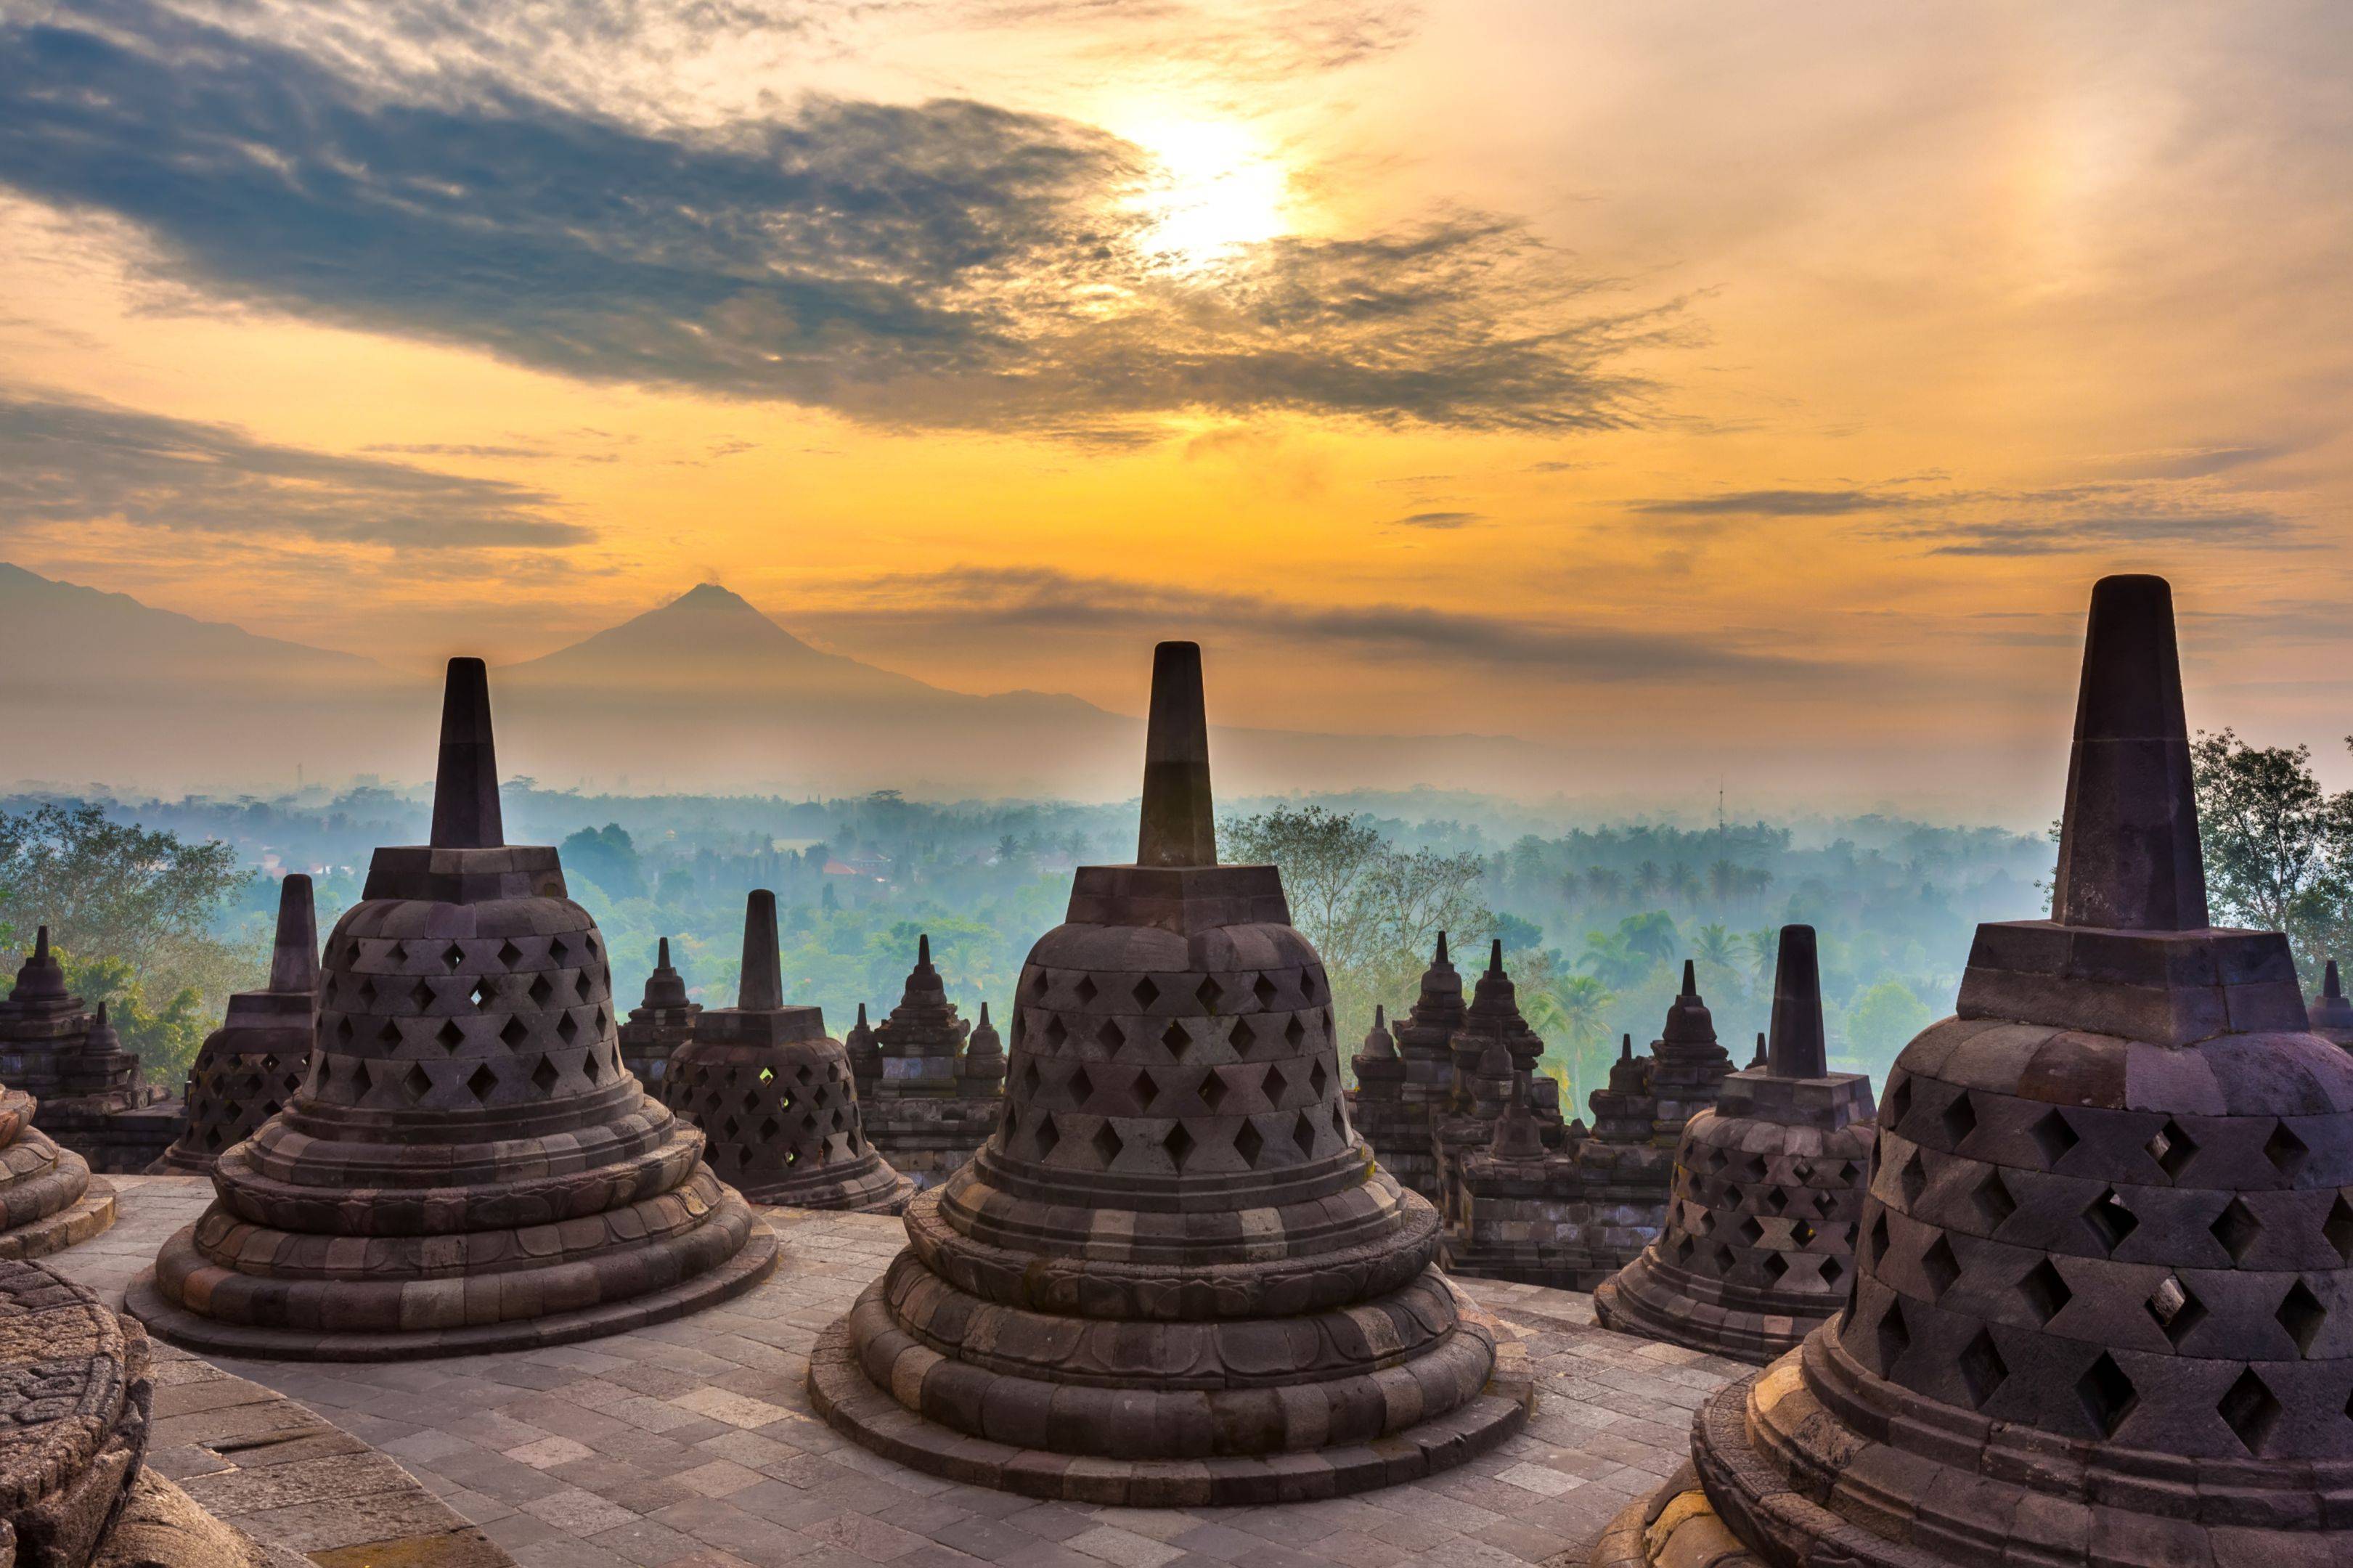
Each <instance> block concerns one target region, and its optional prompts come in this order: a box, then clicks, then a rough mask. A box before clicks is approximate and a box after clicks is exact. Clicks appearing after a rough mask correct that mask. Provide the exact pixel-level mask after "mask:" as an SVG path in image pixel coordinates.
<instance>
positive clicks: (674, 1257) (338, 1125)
mask: <svg viewBox="0 0 2353 1568" xmlns="http://www.w3.org/2000/svg"><path fill="white" fill-rule="evenodd" d="M496 780H497V775H496V773H495V767H494V762H493V754H492V743H491V728H490V698H489V689H488V685H487V682H486V680H485V678H484V675H483V671H482V666H481V664H480V661H479V660H474V659H453V660H451V661H450V667H449V684H448V695H447V698H446V700H445V705H444V708H443V713H442V742H441V757H440V768H439V775H438V783H437V785H436V788H435V793H434V813H433V839H434V841H433V843H432V844H431V845H430V846H419V847H411V848H385V849H379V850H377V851H376V853H375V860H374V862H373V863H372V864H371V865H370V867H369V868H368V878H367V883H366V886H365V888H364V897H363V899H362V900H361V901H360V902H359V903H357V904H355V905H353V907H352V908H351V909H350V910H347V911H346V912H345V913H344V915H343V919H342V920H341V921H338V922H337V923H336V926H335V929H334V931H333V932H332V934H331V935H330V936H329V938H328V940H327V944H326V958H325V970H324V976H323V980H322V986H321V994H320V1012H319V1031H318V1043H317V1047H316V1048H315V1049H314V1050H313V1051H312V1053H311V1061H310V1066H309V1068H308V1071H307V1073H306V1076H305V1079H304V1081H303V1085H302V1088H301V1091H300V1092H299V1093H297V1094H296V1095H295V1097H294V1098H293V1100H290V1102H289V1103H288V1104H287V1105H286V1107H285V1108H284V1109H283V1110H280V1112H279V1113H278V1115H276V1116H275V1117H272V1118H271V1119H270V1120H269V1121H268V1122H267V1123H265V1124H264V1125H263V1126H262V1128H261V1130H260V1131H259V1132H258V1133H256V1134H255V1135H254V1136H253V1137H252V1138H251V1139H249V1140H248V1141H246V1142H242V1143H239V1144H237V1145H235V1146H234V1147H232V1148H229V1149H227V1150H226V1151H224V1152H223V1153H222V1154H221V1156H220V1158H219V1160H218V1162H217V1163H216V1166H215V1169H214V1173H213V1184H214V1188H215V1190H216V1193H217V1194H218V1196H217V1198H216V1201H215V1202H214V1204H213V1205H212V1206H211V1207H210V1208H208V1209H207V1210H206V1212H205V1214H204V1215H203V1217H202V1218H201V1219H199V1220H198V1221H197V1222H196V1223H195V1225H193V1226H189V1227H188V1228H186V1229H185V1230H183V1231H181V1232H180V1233H179V1234H178V1235H176V1236H174V1237H172V1238H171V1239H170V1240H169V1241H167V1242H166V1243H165V1244H164V1247H163V1250H162V1251H161V1253H160V1254H159V1255H158V1256H157V1258H156V1261H155V1267H154V1268H153V1270H152V1271H150V1272H149V1273H148V1274H146V1275H142V1277H141V1278H140V1279H139V1280H137V1281H135V1282H134V1283H133V1285H132V1289H131V1290H130V1292H129V1294H128V1297H127V1300H126V1305H127V1307H128V1308H129V1310H131V1311H132V1313H133V1314H134V1315H136V1316H137V1317H139V1318H140V1319H141V1320H142V1321H144V1322H145V1323H147V1324H148V1326H149V1327H150V1328H152V1329H153V1330H154V1331H157V1332H158V1333H161V1334H163V1335H164V1337H165V1338H167V1339H171V1340H174V1341H176V1342H181V1343H184V1344H187V1345H189V1346H191V1347H192V1348H195V1349H198V1350H208V1351H218V1352H234V1353H243V1354H258V1355H268V1356H272V1357H277V1358H281V1359H395V1358H405V1357H410V1356H425V1355H441V1354H454V1353H458V1352H465V1351H485V1350H499V1349H509V1348H514V1347H518V1346H535V1345H543V1344H551V1343H558V1342H563V1341H565V1340H570V1339H582V1338H586V1337H589V1336H592V1335H596V1334H602V1333H609V1332H613V1331H619V1330H623V1329H628V1328H635V1327H639V1326H642V1325H643V1324H646V1323H649V1322H657V1321H662V1320H664V1319H668V1318H673V1317H677V1316H679V1315H681V1313H684V1312H688V1311H691V1310H695V1309H697V1308H699V1307H702V1306H706V1305H709V1304H711V1303H712V1302H715V1301H718V1300H724V1299H726V1298H727V1297H729V1296H732V1295H733V1294H736V1293H738V1292H740V1291H742V1290H744V1289H749V1288H750V1287H751V1286H752V1285H754V1283H756V1282H757V1281H758V1280H759V1279H761V1278H763V1277H764V1276H765V1274H766V1273H767V1272H768V1271H769V1270H771V1269H772V1268H774V1267H775V1262H776V1241H775V1238H774V1237H772V1236H771V1235H770V1234H769V1233H768V1231H767V1229H766V1227H765V1226H762V1225H760V1224H759V1222H758V1220H757V1219H756V1218H755V1217H754V1215H753V1214H752V1211H751V1209H750V1207H749V1206H748V1205H746V1204H745V1203H744V1199H743V1198H742V1197H741V1196H740V1195H739V1194H736V1193H734V1192H733V1191H732V1190H730V1189H729V1188H727V1187H725V1186H723V1184H721V1183H720V1182H719V1180H718V1179H717V1178H716V1177H715V1176H713V1175H712V1172H711V1169H710V1167H709V1166H708V1165H707V1164H705V1163H703V1160H702V1150H703V1140H702V1133H701V1132H699V1131H696V1130H695V1129H694V1128H693V1127H692V1126H691V1125H688V1124H687V1123H684V1122H682V1121H679V1120H678V1118H676V1117H675V1116H673V1115H672V1114H671V1113H670V1111H669V1110H666V1109H664V1108H663V1107H662V1106H661V1105H660V1104H659V1103H658V1102H657V1101H655V1100H651V1099H649V1097H648V1096H647V1095H646V1093H645V1091H644V1089H642V1088H641V1087H640V1086H639V1085H638V1080H637V1079H635V1078H634V1077H632V1076H631V1075H630V1074H629V1073H628V1071H627V1070H625V1069H624V1068H622V1066H621V1060H620V1054H619V1042H618V1039H617V1031H616V1027H615V1020H614V1016H613V1005H612V977H611V973H610V970H609V967H608V965H607V956H606V952H605V945H604V939H603V937H602V936H601V935H600V934H599V933H598V932H597V930H596V922H595V921H592V920H591V919H590V918H589V916H588V912H587V911H586V910H584V909H582V908H581V907H580V906H579V905H577V904H575V903H574V902H572V901H571V900H569V899H568V898H566V897H565V886H564V871H563V868H562V866H561V864H560V863H559V861H558V859H557V858H556V853H555V851H554V849H552V848H543V847H510V846H508V845H506V844H505V843H504V841H503V835H502V833H501V825H500V816H499V803H498V791H497V782H496Z"/></svg>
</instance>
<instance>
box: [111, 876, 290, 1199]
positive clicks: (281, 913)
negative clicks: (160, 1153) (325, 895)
mask: <svg viewBox="0 0 2353 1568" xmlns="http://www.w3.org/2000/svg"><path fill="white" fill-rule="evenodd" d="M318 1011H319V916H318V910H317V908H316V906H315V905H314V904H313V903H312V901H311V879H310V878H308V877H305V876H303V875H302V874H301V873H300V872H295V873H293V874H291V875H290V876H288V877H287V878H286V879H284V880H282V881H281V882H280V883H279V884H278V933H277V938H276V941H275V942H274V943H273V944H272V947H271V949H270V955H269V984H267V985H265V986H263V987H262V988H261V989H260V990H259V991H239V992H237V994H235V995H232V996H231V997H230V998H229V999H228V1015H227V1017H226V1018H224V1019H223V1020H222V1021H221V1026H220V1027H219V1028H217V1029H215V1030H214V1031H213V1032H212V1033H211V1034H209V1035H207V1036H206V1037H205V1043H204V1044H203V1046H201V1047H198V1049H197V1051H196V1059H195V1063H194V1064H193V1065H192V1066H191V1067H190V1068H188V1091H187V1095H186V1102H187V1107H188V1120H187V1124H186V1126H185V1127H184V1128H183V1129H182V1130H181V1132H180V1136H179V1137H178V1138H177V1139H176V1140H175V1141H174V1142H173V1144H172V1146H171V1147H170V1148H169V1149H166V1150H165V1151H164V1157H163V1158H162V1159H160V1160H158V1161H156V1162H155V1163H154V1164H153V1165H152V1166H150V1167H149V1168H148V1173H149V1174H151V1175H159V1176H208V1175H210V1174H212V1170H213V1163H214V1162H215V1161H216V1160H218V1159H219V1158H220V1155H221V1151H223V1150H224V1149H227V1148H229V1147H230V1146H232V1145H234V1144H237V1143H242V1142H245V1141H246V1140H247V1139H248V1138H250V1137H252V1136H253V1135H254V1134H255V1133H256V1132H258V1131H260V1130H261V1124H262V1123H263V1122H265V1121H269V1119H270V1118H271V1117H273V1116H275V1115H277V1114H278V1112H279V1110H280V1108H281V1107H283V1106H284V1105H285V1103H286V1102H287V1101H288V1100H291V1099H293V1098H294V1096H295V1095H296V1094H297V1093H298V1092H300V1091H301V1088H302V1077H303V1073H304V1071H305V1070H306V1069H307V1068H308V1065H309V1063H310V1059H311V1043H312V1037H313V1035H314V1033H315V1029H316V1025H317V1019H318Z"/></svg>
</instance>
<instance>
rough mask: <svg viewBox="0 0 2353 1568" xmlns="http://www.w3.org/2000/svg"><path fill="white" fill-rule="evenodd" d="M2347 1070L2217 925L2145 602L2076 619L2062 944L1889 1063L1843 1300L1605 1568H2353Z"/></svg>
mask: <svg viewBox="0 0 2353 1568" xmlns="http://www.w3.org/2000/svg"><path fill="white" fill-rule="evenodd" d="M2348 1184H2353V1058H2348V1055H2347V1053H2346V1052H2345V1051H2344V1050H2342V1049H2341V1048H2339V1047H2337V1046H2335V1045H2333V1044H2331V1043H2329V1042H2328V1041H2327V1040H2325V1039H2322V1038H2321V1037H2319V1036H2317V1035H2315V1034H2313V1033H2311V1032H2310V1031H2309V1030H2308V1028H2307V1027H2306V1013H2305V1005H2304V997H2303V994H2302V992H2301V990H2300V988H2299V986H2298V984H2297V978H2296V972H2295V964H2294V962H2293V960H2292V959H2291V957H2290V955H2289V952H2288V947H2287V942H2286V940H2285V938H2284V937H2282V936H2281V935H2279V934H2278V933H2277V932H2273V931H2230V930H2217V929H2214V928H2213V927H2211V925H2210V924H2209V919H2208V914H2207V906H2206V889H2205V881H2204V876H2203V870H2202V866H2201V863H2200V846H2199V837H2198V815H2197V806H2196V802H2195V798H2194V795H2193V791H2192V785H2191V773H2190V752H2189V735H2188V730H2187V726H2186V725H2185V724H2184V722H2183V719H2182V705H2181V684H2180V672H2179V660H2178V658H2177V656H2176V653H2175V648H2174V632H2173V613H2172V595H2171V593H2170V591H2169V590H2168V587H2167V585H2166V584H2165V582H2164V581H2163V579H2161V578H2156V577H2110V578H2106V579H2104V580H2103V581H2102V582H2101V583H2100V584H2098V585H2097V586H2096V587H2095V588H2094V590H2093V594H2092V609H2091V617H2090V626H2089V632H2088V635H2087V637H2086V638H2085V641H2084V665H2083V680H2082V687H2081V695H2080V697H2079V699H2078V704H2077V708H2076V715H2075V734H2074V743H2073V752H2072V754H2071V756H2070V759H2069V763H2068V774H2067V794H2066V805H2065V810H2064V813H2063V817H2062V826H2061V830H2060V844H2059V863H2058V872H2057V876H2056V878H2055V879H2054V883H2053V888H2052V918H2051V919H2049V920H2034V921H2007V922H1996V923H1989V924H1985V925H1981V926H1979V927H1978V933H1977V940H1976V942H1975V943H1974V945H1973V947H1972V949H1971V952H1970V954H1969V963H1968V970H1967V972H1966V973H1964V974H1963V976H1962V980H1961V989H1960V1000H1959V1006H1958V1012H1957V1016H1954V1017H1951V1018H1947V1019H1945V1020H1943V1021H1941V1022H1939V1023H1936V1024H1933V1025H1931V1026H1929V1027H1928V1028H1927V1029H1926V1030H1925V1031H1924V1032H1923V1033H1922V1034H1921V1035H1920V1036H1919V1037H1917V1038H1916V1039H1915V1040H1914V1041H1913V1042H1912V1043H1911V1044H1910V1045H1909V1046H1907V1047H1905V1049H1904V1052H1903V1054H1902V1055H1901V1056H1900V1057H1899V1058H1897V1059H1896V1063H1895V1066H1894V1068H1893V1070H1892V1071H1891V1072H1890V1073H1889V1075H1888V1080H1887V1092H1886V1096H1885V1098H1884V1100H1883V1101H1882V1102H1881V1118H1880V1132H1879V1145H1878V1158H1877V1161H1876V1164H1875V1168H1874V1172H1873V1177H1872V1184H1871V1193H1870V1197H1869V1200H1868V1201H1867V1202H1866V1203H1865V1205H1864V1207H1863V1212H1862V1241H1861V1244H1860V1245H1859V1247H1857V1252H1856V1265H1857V1275H1856V1279H1855V1287H1854V1293H1853V1296H1852V1299H1851V1300H1850V1303H1849V1305H1848V1306H1847V1308H1846V1310H1844V1311H1842V1312H1841V1314H1840V1315H1839V1316H1837V1317H1835V1318H1833V1319H1832V1320H1831V1321H1830V1322H1828V1323H1826V1324H1824V1325H1823V1326H1822V1327H1820V1328H1819V1329H1817V1330H1815V1331H1813V1333H1812V1334H1810V1336H1808V1338H1807V1340H1806V1342H1805V1343H1804V1345H1803V1346H1801V1347H1800V1348H1799V1350H1797V1351H1793V1352H1790V1353H1789V1354H1788V1355H1787V1356H1785V1357H1783V1358H1782V1359H1781V1360H1779V1361H1778V1362H1776V1363H1773V1364H1772V1365H1771V1366H1770V1367H1768V1368H1767V1369H1765V1370H1764V1371H1763V1372H1761V1373H1756V1374H1753V1375H1752V1376H1750V1377H1748V1378H1746V1379H1744V1380H1743V1381H1741V1382H1739V1383H1736V1384H1732V1385H1730V1386H1728V1387H1726V1388H1725V1389H1722V1390H1720V1391H1718V1392H1717V1393H1716V1394H1714V1395H1712V1396H1711V1397H1710V1398H1709V1400H1708V1401H1707V1403H1706V1404H1705V1405H1703V1406H1702V1408H1701V1410H1700V1411H1699V1413H1698V1415H1697V1417H1696V1420H1695V1422H1694V1428H1693V1434H1692V1458H1693V1464H1694V1469H1695V1478H1694V1474H1693V1473H1692V1472H1686V1473H1685V1474H1684V1475H1683V1476H1682V1477H1678V1478H1676V1479H1671V1480H1670V1481H1669V1482H1668V1483H1667V1484H1666V1486H1664V1487H1663V1488H1662V1489H1661V1490H1660V1492H1659V1493H1658V1494H1657V1495H1655V1496H1653V1497H1652V1498H1651V1500H1649V1501H1648V1502H1646V1503H1637V1504H1635V1505H1634V1506H1633V1507H1632V1508H1631V1509H1630V1510H1628V1511H1627V1512H1626V1513H1625V1514H1623V1515H1621V1516H1620V1518H1619V1520H1618V1521H1616V1522H1615V1523H1614V1524H1613V1525H1612V1526H1611V1528H1610V1530H1609V1532H1608V1533H1607V1534H1606V1535H1605V1536H1604V1537H1603V1539H1602V1542H1601V1543H1600V1545H1599V1548H1598V1549H1597V1552H1596V1554H1595V1561H1596V1562H1597V1563H1604V1564H1610V1565H1612V1568H1615V1565H1619V1564H1632V1563H1643V1564H1673V1563H1702V1562H1704V1563H1711V1564H1719V1565H1722V1568H1734V1565H1736V1564H1737V1565H1744V1568H1746V1565H1752V1564H1755V1563H1770V1564H1775V1565H1777V1568H1779V1565H1788V1564H1796V1563H1839V1564H1842V1565H1853V1568H1992V1565H1993V1564H1996V1563H2001V1564H2010V1563H2053V1564H2059V1563H2064V1564H2079V1563H2080V1564H2084V1565H2086V1568H2155V1565H2165V1568H2171V1565H2174V1564H2197V1565H2200V1568H2209V1565H2211V1568H2238V1565H2261V1568H2290V1565H2293V1568H2321V1565H2322V1564H2334V1563H2347V1562H2348V1561H2353V1414H2348V1411H2353V1201H2348V1195H2347V1192H2348Z"/></svg>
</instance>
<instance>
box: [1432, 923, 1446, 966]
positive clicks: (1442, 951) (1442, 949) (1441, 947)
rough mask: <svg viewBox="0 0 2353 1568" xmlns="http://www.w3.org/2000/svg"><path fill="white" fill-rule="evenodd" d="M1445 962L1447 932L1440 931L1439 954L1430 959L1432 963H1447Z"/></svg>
mask: <svg viewBox="0 0 2353 1568" xmlns="http://www.w3.org/2000/svg"><path fill="white" fill-rule="evenodd" d="M1445 962H1446V933H1445V932H1444V931H1440V932H1439V933H1438V955H1437V956H1436V957H1435V958H1432V959H1431V960H1430V963H1445Z"/></svg>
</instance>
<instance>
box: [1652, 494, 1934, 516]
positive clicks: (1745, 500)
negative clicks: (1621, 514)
mask: <svg viewBox="0 0 2353 1568" xmlns="http://www.w3.org/2000/svg"><path fill="white" fill-rule="evenodd" d="M1914 504H1916V498H1913V497H1907V496H1891V495H1886V494H1883V493H1882V492H1880V491H1877V490H1867V489H1819V490H1732V491H1729V492H1727V493H1725V494H1723V495H1710V496H1673V497H1665V498H1661V499H1656V500H1641V501H1636V502H1635V503H1634V504H1633V507H1632V510H1635V511H1637V512H1640V513H1641V514H1643V515H1644V516H1646V517H1841V516H1843V515H1845V514H1846V513H1849V512H1858V511H1884V510H1888V509H1890V508H1893V507H1902V506H1910V505H1914Z"/></svg>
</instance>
